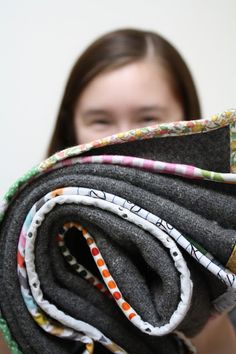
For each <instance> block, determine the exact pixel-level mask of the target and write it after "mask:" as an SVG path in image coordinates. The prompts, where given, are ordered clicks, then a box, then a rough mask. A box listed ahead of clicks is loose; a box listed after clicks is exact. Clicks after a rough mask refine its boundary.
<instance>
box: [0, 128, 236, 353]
mask: <svg viewBox="0 0 236 354" xmlns="http://www.w3.org/2000/svg"><path fill="white" fill-rule="evenodd" d="M102 154H106V155H116V154H118V155H124V156H137V157H142V158H145V159H153V160H155V161H164V162H168V163H170V162H171V163H175V164H176V163H182V164H191V165H194V166H197V167H199V168H202V169H209V170H212V171H216V172H221V173H226V174H227V173H229V172H230V158H229V155H230V132H229V126H226V127H224V126H223V127H220V128H219V129H216V130H213V131H209V132H207V133H204V134H193V135H189V136H178V137H177V136H176V137H170V136H169V137H167V138H162V139H158V138H148V139H147V140H140V141H139V140H135V141H125V142H123V143H122V144H114V145H108V146H103V147H102V146H101V147H97V148H96V149H93V150H91V151H89V152H85V153H84V154H83V156H95V155H102ZM84 161H85V160H84ZM102 161H103V159H102V158H101V163H89V164H84V163H82V162H81V161H80V162H79V163H77V162H73V161H72V162H71V163H69V161H68V162H66V163H64V164H63V165H62V166H61V167H60V166H59V167H58V168H56V169H51V170H48V171H46V172H42V173H40V174H38V175H37V176H36V177H35V178H34V179H31V180H30V181H28V182H27V183H26V184H25V185H24V186H23V188H21V189H20V190H18V192H17V193H16V194H15V195H14V197H13V198H12V199H11V201H10V203H9V205H8V207H7V209H6V211H5V215H4V218H3V220H2V223H1V225H0V281H1V287H0V308H1V313H2V317H3V318H4V319H5V320H6V321H7V325H8V327H9V329H10V332H11V333H12V335H13V338H14V340H15V341H16V342H17V343H18V345H19V348H20V350H21V351H22V352H23V353H26V354H28V353H35V354H36V353H41V352H43V353H59V354H60V353H61V354H66V353H80V352H81V353H90V352H89V347H87V349H85V345H84V344H83V343H80V342H78V338H77V337H76V332H75V331H74V332H73V331H72V332H71V334H70V335H68V338H69V339H65V338H60V337H58V336H57V335H52V334H51V333H47V332H45V331H44V330H43V329H42V328H41V327H40V326H39V325H38V324H37V323H36V322H35V321H34V320H33V318H32V316H31V315H30V314H29V311H28V309H27V307H26V304H25V302H24V300H23V297H22V289H23V292H25V293H27V291H28V290H27V289H28V287H29V285H30V286H34V284H33V285H32V280H31V278H30V272H29V283H30V284H28V283H27V280H26V278H24V269H23V270H22V271H21V270H19V268H18V270H17V264H18V265H19V260H20V262H22V260H21V256H20V255H19V252H23V251H21V248H22V247H25V245H23V241H22V240H24V238H22V239H21V241H20V243H19V246H18V239H19V235H22V234H24V230H25V227H26V226H25V225H27V219H26V216H27V214H28V213H29V211H30V209H31V208H33V209H32V210H33V211H34V213H36V214H35V215H37V212H40V210H42V209H43V208H44V207H45V210H46V208H49V205H51V204H50V198H55V203H57V202H56V200H57V198H58V204H55V205H53V206H52V207H51V209H50V210H49V209H48V210H49V211H47V212H46V211H45V215H44V214H43V218H42V220H41V219H40V225H39V226H37V237H36V239H35V246H34V247H35V249H33V250H32V252H33V253H34V257H35V260H34V262H35V272H36V273H37V275H38V278H39V280H40V289H41V290H42V294H43V297H44V299H45V300H47V302H48V304H49V305H47V304H46V305H45V306H46V307H47V306H48V308H50V311H54V312H55V314H56V316H58V310H60V311H62V312H63V316H64V315H65V314H66V315H67V316H68V318H73V319H75V320H77V321H83V322H84V323H87V324H89V325H91V326H92V327H91V328H95V329H98V330H99V331H100V332H99V333H102V334H103V336H104V339H101V338H99V339H97V342H96V340H95V351H94V352H95V354H97V353H108V352H109V350H110V351H111V352H114V353H125V352H128V353H134V354H136V353H138V352H142V353H144V354H145V353H147V354H149V353H150V354H151V353H157V352H158V353H160V354H162V353H163V354H166V353H176V354H177V353H190V352H191V349H190V348H188V349H187V346H186V345H185V344H184V343H183V342H182V341H181V340H180V339H179V338H178V337H177V336H176V334H175V330H176V331H180V332H181V333H184V335H186V336H188V337H192V336H194V335H195V334H196V333H198V332H199V331H200V330H201V329H202V328H203V326H204V325H205V324H206V322H207V321H208V319H209V318H210V316H211V315H212V314H213V313H215V311H216V309H218V310H219V309H220V306H218V307H217V305H216V304H218V302H219V298H221V296H223V297H224V298H225V296H226V295H225V293H227V291H229V289H230V282H231V281H232V283H233V282H234V275H233V274H232V273H229V277H228V278H227V271H226V273H225V270H224V267H225V266H226V265H227V262H228V260H229V258H230V257H231V255H232V252H233V250H234V247H235V244H236V234H235V227H236V225H235V224H236V221H235V217H234V210H235V207H236V198H235V196H236V194H235V193H236V187H235V184H224V183H219V182H214V181H212V180H205V179H199V180H198V179H191V178H185V177H184V176H182V177H181V176H176V175H175V174H173V173H171V172H170V173H165V174H162V173H156V172H155V171H153V170H151V169H150V168H148V167H147V166H149V167H150V162H148V161H147V160H145V161H146V162H143V165H142V166H140V167H139V168H137V167H132V166H130V165H127V166H126V165H125V164H124V165H123V166H120V165H116V164H113V163H110V162H109V164H107V163H104V162H102ZM104 161H105V159H104ZM107 161H108V160H107ZM124 161H126V162H127V161H128V160H124ZM105 162H106V161H105ZM129 163H130V162H129ZM145 164H146V165H145ZM145 166H146V167H145ZM168 166H169V165H168ZM67 187H69V188H71V190H72V187H75V188H74V189H75V190H78V191H76V197H75V198H77V199H78V198H80V195H82V197H81V199H78V200H83V198H84V200H86V197H88V198H89V199H88V200H90V202H89V204H87V205H86V203H85V204H83V203H82V202H78V203H77V204H76V203H74V202H72V197H71V200H70V199H68V200H67V201H66V202H65V201H64V200H66V196H65V198H64V199H63V197H64V193H65V194H66V193H67V192H66V188H67ZM74 189H73V190H74ZM55 190H56V191H55ZM52 191H55V192H52ZM68 193H69V192H68ZM49 194H50V195H51V194H52V196H49ZM62 195H63V197H62V198H61V196H62ZM45 196H46V197H45ZM112 196H113V199H112V200H113V203H111V202H108V200H110V199H109V198H112ZM60 198H61V199H60ZM68 198H70V197H68ZM77 199H75V200H77ZM116 199H117V201H116ZM91 200H92V201H91ZM62 201H63V202H62ZM99 202H101V203H102V202H104V205H106V204H105V202H107V205H110V204H111V206H109V208H108V209H104V208H105V207H104V208H103V207H100V204H99ZM116 203H118V204H116ZM119 203H120V204H119ZM112 204H114V205H115V206H114V207H113V206H112ZM34 205H35V206H34ZM47 205H48V206H47ZM101 205H102V204H101ZM113 208H114V210H113ZM145 213H146V214H145ZM28 215H30V213H29V214H28ZM33 215H34V214H33ZM38 215H41V214H38ZM130 215H131V216H130ZM132 215H133V216H132ZM141 215H145V216H142V217H141ZM40 217H41V216H40ZM132 217H133V218H134V221H135V220H136V219H135V218H137V220H138V221H137V223H136V224H135V222H134V221H132ZM155 217H156V219H155ZM27 218H29V216H27ZM130 218H131V219H130ZM157 218H158V220H159V221H155V222H154V221H153V224H152V220H157ZM142 219H143V222H142ZM25 220H26V221H25ZM139 220H140V221H139ZM160 220H161V221H160ZM71 222H72V223H79V224H81V225H82V227H83V228H84V229H85V230H87V232H88V235H91V237H92V238H93V239H94V241H91V237H90V236H87V237H88V238H89V237H90V243H91V242H96V250H98V251H96V252H98V254H101V255H102V257H103V259H104V261H105V263H106V267H107V268H106V269H108V270H109V272H110V274H111V275H112V277H113V278H114V280H115V282H116V284H117V286H118V287H119V291H120V294H122V299H123V298H124V299H125V301H126V302H125V305H126V307H127V308H128V306H131V308H132V309H134V311H135V313H137V314H138V315H139V316H140V318H141V320H142V321H143V322H142V321H141V322H140V321H139V320H137V321H136V322H135V317H134V320H133V318H131V319H130V320H129V319H128V318H127V317H126V315H125V311H128V312H127V313H130V312H129V311H131V310H127V308H126V310H124V311H123V312H122V311H121V309H120V308H119V306H117V303H116V302H115V301H114V299H111V297H109V296H106V295H105V294H104V293H103V292H101V291H99V289H98V288H97V287H96V286H93V284H92V282H91V281H90V282H89V281H87V280H86V279H84V278H83V276H82V273H81V275H80V274H79V273H78V272H77V273H76V271H75V269H76V267H78V266H77V265H76V264H74V265H73V266H71V265H69V264H68V260H70V261H71V262H72V256H74V257H75V258H76V260H77V262H78V263H80V264H83V265H84V266H85V268H87V269H89V270H90V271H91V273H92V274H94V276H96V277H97V279H98V281H99V282H105V278H103V277H102V276H101V274H100V272H99V267H97V265H96V262H97V259H98V258H96V257H98V256H97V253H96V254H95V253H94V254H91V252H92V251H91V249H89V247H88V245H89V243H88V240H87V239H85V238H84V234H83V233H82V232H81V231H79V230H78V229H77V228H76V227H74V226H73V224H72V226H73V227H71V228H69V230H68V231H66V232H65V241H63V242H65V246H62V248H61V249H60V247H59V244H58V234H60V233H62V230H63V227H64V225H65V224H67V223H71ZM22 227H23V228H22ZM168 227H169V230H168ZM154 229H155V230H156V229H157V230H161V231H157V232H160V237H162V236H163V237H164V238H165V237H166V238H167V241H168V239H169V238H171V237H174V235H175V232H176V233H177V232H178V233H179V235H180V236H179V238H184V240H185V241H186V240H187V241H186V242H188V243H189V246H188V247H187V246H186V249H185V248H184V247H182V246H181V245H182V244H179V245H178V247H179V248H178V250H180V251H181V252H180V253H181V254H179V255H178V257H179V258H178V257H177V261H175V260H174V259H175V258H174V257H175V256H176V255H175V254H174V255H173V254H172V253H173V252H172V251H171V250H172V248H171V247H172V246H170V248H169V249H168V248H166V247H165V246H164V244H163V243H162V242H160V240H161V238H160V239H158V238H157V237H154V234H153V233H152V230H154ZM22 230H23V231H22ZM29 230H31V229H29ZM175 230H177V231H175ZM28 235H29V234H28V233H27V232H26V236H25V238H26V246H27V245H31V243H30V242H31V241H30V240H29V241H28V239H27V238H28V237H31V236H28ZM168 235H169V236H168ZM21 237H22V236H21ZM86 240H87V242H86ZM175 241H176V240H175ZM177 241H178V240H177ZM24 242H25V241H24ZM171 242H172V241H171ZM167 243H168V242H167ZM177 243H178V242H177ZM32 245H33V244H32ZM194 246H196V247H198V248H199V247H200V248H199V250H202V252H203V253H201V255H200V256H199V254H200V253H199V252H198V251H197V250H196V248H194ZM18 247H19V248H18ZM27 247H28V246H27ZM30 247H31V246H30ZM32 247H33V246H32ZM63 247H64V249H66V250H67V249H68V252H69V253H70V254H71V255H67V256H66V257H67V258H68V259H66V257H65V256H64V255H63V253H62V249H63ZM91 247H93V246H91ZM22 249H23V248H22ZM93 249H94V250H95V246H94V248H93ZM26 250H27V248H26ZM24 252H25V251H24ZM24 252H23V253H24ZM66 252H67V251H66ZM171 252H172V253H171ZM178 252H179V251H178ZM174 253H176V251H174ZM17 254H18V256H17ZM28 254H30V253H28V251H27V252H26V258H25V263H27V262H28V260H27V255H28ZM205 254H206V255H207V256H208V257H209V259H210V260H212V262H213V263H214V262H215V263H216V264H217V265H219V268H217V269H218V271H217V272H218V273H217V272H216V273H215V274H214V272H213V271H210V270H209V269H210V267H209V269H208V264H206V265H205V266H204V265H203V264H200V258H201V257H202V255H205ZM17 257H18V258H17ZM181 257H182V258H183V262H184V263H183V262H182V260H181V259H182V258H181ZM31 258H32V257H31ZM179 259H180V260H179ZM30 261H32V259H31V260H30ZM73 262H75V261H74V260H73ZM73 262H72V263H73ZM178 262H180V263H178ZM181 262H182V263H181ZM209 262H210V263H211V264H212V262H211V261H209ZM27 264H28V263H27ZM177 264H181V266H179V267H180V268H181V267H182V266H183V264H186V266H187V268H188V272H189V275H190V282H189V283H188V282H187V280H186V279H187V275H186V279H185V282H183V279H182V275H181V276H180V268H178V267H177V266H176V265H177ZM73 267H74V268H73ZM102 269H103V268H102ZM221 269H222V272H221ZM106 272H107V270H106ZM32 274H33V273H32ZM104 274H105V273H104ZM32 276H33V275H32ZM19 280H20V282H21V283H19ZM93 282H94V281H93ZM182 284H185V286H190V287H191V284H192V290H191V291H190V290H189V291H190V293H191V296H190V300H189V301H190V302H189V306H187V305H186V306H187V308H186V313H184V314H183V316H182V317H181V316H180V317H178V316H177V317H178V318H181V320H180V321H179V322H178V324H177V325H176V328H175V330H173V331H171V332H170V333H167V334H165V335H162V336H157V335H152V334H150V333H148V332H146V333H145V331H142V330H141V328H142V326H143V324H144V323H147V324H148V326H149V325H150V326H151V327H150V328H162V326H163V327H164V326H166V325H167V324H169V323H171V321H172V316H173V313H175V312H176V309H177V308H178V306H179V303H180V302H181V301H183V302H184V301H185V300H186V299H185V297H186V293H183V289H182ZM36 285H37V280H36ZM110 290H111V293H112V294H113V297H114V293H113V292H112V288H111V289H110ZM37 291H38V290H37ZM226 297H227V296H226ZM39 298H40V296H39ZM122 299H121V300H122ZM121 300H120V301H121ZM231 300H232V299H231ZM30 301H31V300H30ZM122 301H123V300H122ZM186 301H187V300H186ZM186 303H187V302H186ZM50 304H53V305H54V306H55V307H56V309H54V308H52V307H50V306H51V305H50ZM122 304H124V302H123V303H122ZM231 305H232V303H231ZM177 312H178V311H177ZM136 317H138V316H136ZM132 321H133V322H132ZM139 322H140V323H139ZM53 323H54V322H52V324H53ZM71 323H72V322H71ZM78 323H79V322H78ZM135 323H136V324H137V326H136V325H134V324H135ZM139 326H141V327H139ZM83 328H85V327H83ZM91 331H92V332H91V333H92V334H91V336H93V330H91ZM82 332H83V333H84V334H85V335H87V336H89V335H88V333H90V332H89V331H88V332H87V334H86V330H84V331H82ZM94 333H97V332H96V331H95V332H94ZM96 335H97V334H96ZM94 336H95V334H94ZM76 338H77V340H75V339H76ZM86 338H87V337H86ZM91 338H92V337H91ZM94 338H95V337H94ZM96 338H98V337H96ZM109 341H111V342H109ZM109 343H110V344H109ZM86 350H87V351H86ZM192 352H194V351H192ZM91 353H92V351H91Z"/></svg>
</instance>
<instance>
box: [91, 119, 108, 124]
mask: <svg viewBox="0 0 236 354" xmlns="http://www.w3.org/2000/svg"><path fill="white" fill-rule="evenodd" d="M92 124H93V125H109V124H110V122H109V120H107V119H96V120H94V121H93V122H92Z"/></svg>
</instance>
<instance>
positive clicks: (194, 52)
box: [0, 0, 236, 196]
mask: <svg viewBox="0 0 236 354" xmlns="http://www.w3.org/2000/svg"><path fill="white" fill-rule="evenodd" d="M235 18H236V1H235V0H205V1H203V0H202V1H199V0H178V1H174V0H173V1H171V0H145V1H144V0H119V1H112V0H40V1H34V0H21V1H18V0H7V1H5V0H0V43H1V51H0V53H1V54H0V63H1V65H0V134H1V136H0V148H1V170H0V171H1V172H0V196H2V195H3V193H5V192H6V190H7V189H8V187H9V186H10V184H11V183H12V182H14V180H15V179H16V178H18V177H19V176H21V175H22V174H23V173H24V172H26V171H27V170H28V169H29V168H31V167H32V166H34V165H35V164H37V163H38V162H40V161H41V160H42V159H43V158H44V155H45V151H46V147H47V144H48V141H49V137H50V134H51V132H52V128H53V125H54V120H55V117H56V113H57V109H58V105H59V102H60V98H61V95H62V92H63V87H64V84H65V81H66V78H67V75H68V72H69V70H70V68H71V66H72V64H73V63H74V61H75V59H76V58H77V56H78V55H79V53H81V51H82V50H83V49H84V48H85V47H86V46H87V45H88V44H89V43H90V42H91V41H92V40H94V39H95V38H96V37H97V36H98V35H101V34H103V33H105V32H107V31H110V30H113V29H117V28H121V27H138V28H142V29H150V30H154V31H157V32H159V33H160V34H162V35H164V36H165V37H166V38H167V39H168V40H169V41H170V42H172V43H173V44H174V45H175V46H176V48H177V49H178V50H179V51H180V52H181V53H182V55H183V56H184V58H185V60H186V61H187V63H188V64H189V66H190V69H191V70H192V72H193V76H194V78H195V81H196V84H197V88H198V91H199V95H200V98H201V103H202V108H203V115H204V116H205V117H207V116H210V115H212V114H214V113H218V112H221V111H223V110H225V109H227V108H232V107H236V84H235V78H236V20H235Z"/></svg>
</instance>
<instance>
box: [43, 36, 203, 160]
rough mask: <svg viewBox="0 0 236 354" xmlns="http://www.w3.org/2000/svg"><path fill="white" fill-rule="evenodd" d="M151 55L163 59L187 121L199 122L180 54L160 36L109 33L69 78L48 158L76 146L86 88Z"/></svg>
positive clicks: (189, 78)
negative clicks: (104, 74)
mask: <svg viewBox="0 0 236 354" xmlns="http://www.w3.org/2000/svg"><path fill="white" fill-rule="evenodd" d="M148 55H152V56H154V57H156V58H158V59H159V60H160V62H161V63H162V65H163V66H164V67H165V68H166V70H167V72H168V73H169V76H170V78H171V80H170V84H171V85H172V88H173V90H174V93H175V94H176V95H177V97H178V99H179V101H180V103H181V105H182V107H183V109H184V119H185V120H191V119H198V118H200V116H201V113H200V104H199V100H198V96H197V92H196V88H195V85H194V82H193V79H192V76H191V73H190V71H189V69H188V67H187V65H186V64H185V62H184V60H183V59H182V57H181V56H180V54H179V53H178V51H177V50H176V49H175V48H174V47H173V46H172V45H171V44H170V43H169V42H167V41H166V40H165V39H164V38H163V37H161V36H160V35H158V34H156V33H153V32H149V31H142V30H136V29H122V30H117V31H114V32H110V33H108V34H106V35H104V36H102V37H100V38H98V39H97V40H96V41H95V42H93V43H92V44H91V45H90V46H89V47H88V48H87V49H86V50H85V51H84V53H83V54H82V55H81V56H80V57H79V58H78V60H77V61H76V63H75V65H74V67H73V68H72V71H71V73H70V75H69V78H68V81H67V84H66V87H65V92H64V95H63V98H62V101H61V105H60V108H59V112H58V116H57V121H56V126H55V129H54V132H53V134H52V138H51V142H50V144H49V148H48V155H51V154H53V153H55V152H56V151H58V150H62V149H64V148H67V147H70V146H73V145H76V144H77V141H76V136H75V131H74V121H73V120H74V108H75V104H76V102H77V100H78V97H79V96H80V94H81V93H82V91H83V90H84V89H85V87H86V86H87V85H88V84H89V83H90V82H91V80H92V79H94V78H95V77H96V76H97V75H98V74H100V73H102V72H104V71H108V70H112V69H115V68H117V67H121V66H123V65H126V64H128V63H131V62H134V61H138V60H141V59H144V58H145V57H147V56H148Z"/></svg>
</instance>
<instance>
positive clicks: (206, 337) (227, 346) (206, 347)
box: [191, 315, 236, 354]
mask: <svg viewBox="0 0 236 354" xmlns="http://www.w3.org/2000/svg"><path fill="white" fill-rule="evenodd" d="M191 342H192V343H193V345H194V346H195V347H196V348H197V352H198V354H235V353H236V336H235V331H234V328H233V325H232V323H231V321H230V319H229V318H228V316H227V315H221V316H219V317H217V318H214V319H212V320H210V321H209V322H208V323H207V325H206V326H205V327H204V329H203V330H202V331H201V332H200V333H199V334H198V335H197V336H196V337H194V338H192V339H191Z"/></svg>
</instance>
